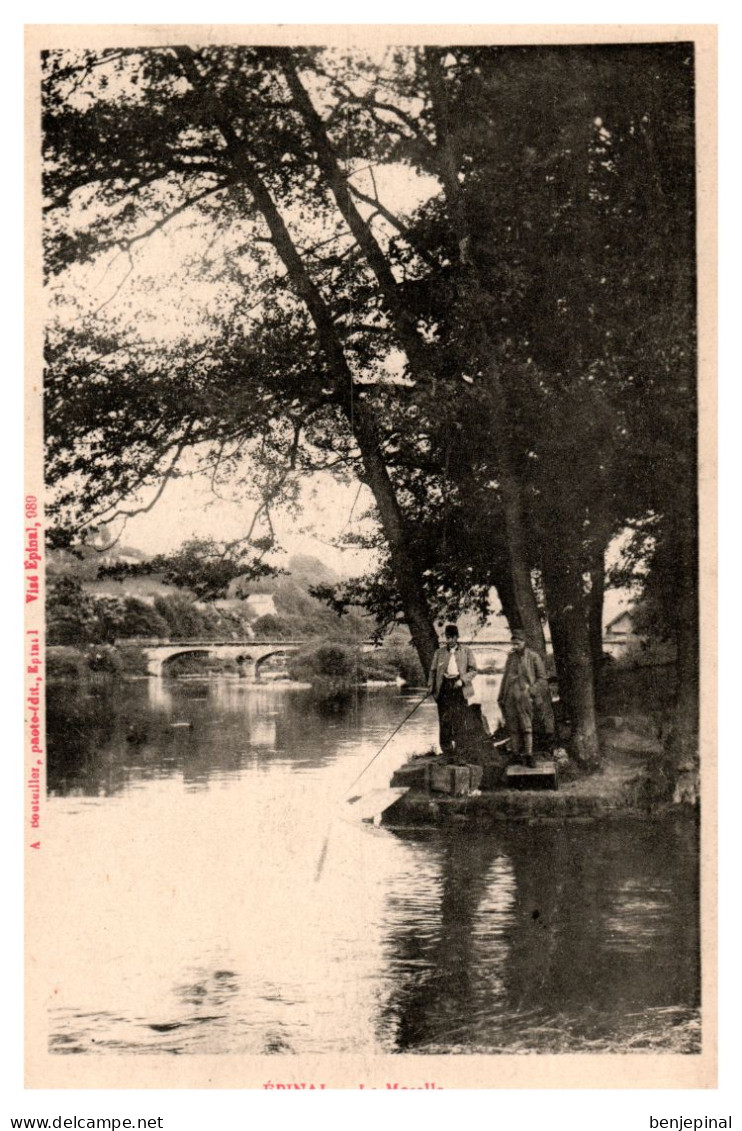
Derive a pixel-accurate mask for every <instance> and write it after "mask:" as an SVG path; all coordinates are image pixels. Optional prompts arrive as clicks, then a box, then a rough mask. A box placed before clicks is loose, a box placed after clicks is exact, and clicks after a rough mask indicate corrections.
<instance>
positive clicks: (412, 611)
mask: <svg viewBox="0 0 742 1131" xmlns="http://www.w3.org/2000/svg"><path fill="white" fill-rule="evenodd" d="M343 408H344V411H345V414H346V416H347V418H348V422H349V424H351V426H352V429H353V434H354V436H355V438H356V440H357V442H358V447H359V449H360V452H361V457H362V459H363V467H364V471H365V473H366V474H365V478H366V482H367V483H368V486H369V488H370V489H371V491H372V492H373V496H374V499H375V500H376V505H377V507H378V509H379V517H380V519H381V525H382V528H383V530H384V536H385V538H386V541H387V545H388V547H389V556H390V557H391V560H392V570H393V572H394V578H395V580H396V582H397V588H398V589H399V594H400V597H401V598H402V605H403V607H404V613H405V619H406V621H407V625H408V628H409V630H410V634H411V636H412V642H413V644H414V646H415V649H416V651H417V654H418V656H419V658H420V663H421V664H422V666H423V669H424V670H425V671H426V672H427V671H429V670H430V665H431V663H432V661H433V653H434V652H435V650H436V648H437V647H438V635H437V633H436V631H435V627H434V625H433V620H432V617H431V615H430V609H429V607H428V602H427V599H426V597H425V593H424V590H423V587H422V583H421V581H420V573H419V570H418V568H417V566H416V565H415V562H414V560H413V558H412V557H411V555H410V552H409V546H411V545H412V542H413V539H412V533H411V531H410V530H409V529H407V527H406V523H405V520H404V516H403V514H402V511H401V509H400V506H399V501H398V499H397V496H396V492H395V490H394V485H393V483H392V481H391V480H390V478H389V472H388V470H387V466H386V464H385V462H384V459H383V456H382V454H381V451H380V448H379V444H378V439H377V436H376V429H375V426H374V423H373V420H372V418H371V417H370V415H369V413H368V410H367V409H366V408H365V406H364V405H363V401H362V400H356V402H355V404H354V406H353V412H352V414H351V412H350V405H349V404H344V405H343Z"/></svg>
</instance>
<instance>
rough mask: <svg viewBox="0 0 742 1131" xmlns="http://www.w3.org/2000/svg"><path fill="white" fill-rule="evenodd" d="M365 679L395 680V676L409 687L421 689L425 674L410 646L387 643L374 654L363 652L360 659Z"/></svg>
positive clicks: (395, 642)
mask: <svg viewBox="0 0 742 1131" xmlns="http://www.w3.org/2000/svg"><path fill="white" fill-rule="evenodd" d="M361 665H362V670H363V674H364V676H365V678H366V679H385V680H389V681H392V680H395V679H396V678H397V676H399V677H400V679H403V680H404V681H405V683H408V684H409V685H410V686H411V687H423V686H424V685H425V682H426V678H425V672H424V671H423V668H422V664H421V663H420V660H419V659H418V655H417V652H416V651H415V649H414V648H413V647H412V645H411V644H400V643H399V642H398V641H388V642H387V643H386V644H383V645H382V646H381V648H377V649H376V651H374V652H364V653H363V655H362V657H361Z"/></svg>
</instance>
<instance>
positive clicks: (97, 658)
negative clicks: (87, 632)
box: [85, 644, 123, 675]
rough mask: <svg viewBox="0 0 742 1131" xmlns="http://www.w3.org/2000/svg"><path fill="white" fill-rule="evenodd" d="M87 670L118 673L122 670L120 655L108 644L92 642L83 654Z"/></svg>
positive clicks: (109, 673)
mask: <svg viewBox="0 0 742 1131" xmlns="http://www.w3.org/2000/svg"><path fill="white" fill-rule="evenodd" d="M85 662H86V664H87V668H88V671H91V672H103V673H106V674H108V675H118V674H119V672H120V671H121V670H122V667H123V665H122V662H121V657H120V655H119V654H118V651H117V650H116V649H115V648H113V647H112V646H111V645H110V644H94V645H92V646H91V647H90V648H88V650H87V652H86V654H85Z"/></svg>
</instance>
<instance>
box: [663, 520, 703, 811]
mask: <svg viewBox="0 0 742 1131" xmlns="http://www.w3.org/2000/svg"><path fill="white" fill-rule="evenodd" d="M674 543H675V560H676V562H677V586H676V589H675V600H676V614H675V615H676V621H675V625H676V629H675V642H676V648H677V658H676V665H677V683H676V690H675V702H674V708H673V714H672V721H671V725H670V731H669V734H668V736H667V739H666V742H665V762H666V767H667V772H668V775H669V777H670V780H671V782H672V783H673V785H674V793H673V800H674V801H675V802H678V803H679V802H688V803H691V804H694V803H695V802H697V801H698V795H699V753H700V752H699V737H700V734H699V731H700V703H699V696H700V680H699V674H700V673H699V666H700V647H699V643H700V641H699V604H698V535H697V529H696V523H695V506H690V507H689V508H688V511H687V512H686V513H681V514H679V515H678V517H677V519H676V521H675V524H674Z"/></svg>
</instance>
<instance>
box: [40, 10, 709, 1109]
mask: <svg viewBox="0 0 742 1131" xmlns="http://www.w3.org/2000/svg"><path fill="white" fill-rule="evenodd" d="M715 67H716V63H715V32H714V29H713V28H712V27H710V26H707V27H698V26H693V27H676V26H670V25H668V26H666V27H656V26H647V27H638V26H633V27H632V26H624V27H615V28H613V27H611V26H608V25H605V26H601V25H595V26H594V27H586V26H581V27H579V28H575V29H570V28H569V27H568V26H561V27H538V26H529V27H523V28H518V27H512V26H511V27H507V28H505V27H503V28H498V27H497V25H491V26H472V25H468V26H466V27H461V28H457V27H455V26H453V25H451V26H442V25H438V26H431V27H424V26H419V27H410V26H406V27H393V26H378V27H377V26H372V25H368V26H362V25H355V26H352V27H342V26H322V27H314V28H312V27H301V26H298V25H297V26H291V25H284V26H281V27H270V26H261V27H237V26H234V27H232V26H222V25H214V26H196V25H185V26H177V25H172V26H165V25H158V26H156V27H151V28H150V27H146V26H144V25H136V26H131V27H125V26H117V25H111V26H108V27H103V26H100V27H93V26H85V25H78V26H74V25H68V26H64V27H53V26H41V25H39V26H36V27H32V28H28V29H27V37H26V112H27V119H26V121H27V125H26V136H27V162H28V179H27V190H26V191H27V209H28V212H27V223H28V226H29V231H30V234H29V239H28V251H27V264H28V272H29V276H28V277H29V292H30V299H29V302H28V304H29V309H28V324H27V343H28V345H27V350H28V352H27V405H26V411H27V429H26V430H27V437H28V445H29V449H28V450H29V455H28V457H27V475H26V495H25V522H24V529H25V542H24V579H25V600H26V616H27V622H26V633H25V641H26V657H25V665H24V672H25V676H24V678H25V688H24V695H25V700H26V740H27V741H26V773H25V779H26V781H25V784H26V815H25V826H24V849H25V854H26V885H27V944H26V945H27V959H28V967H27V985H26V1000H27V1017H28V1025H27V1047H26V1063H27V1082H28V1085H29V1086H30V1087H32V1088H60V1087H73V1088H143V1087H158V1088H173V1089H177V1088H246V1089H262V1090H332V1089H365V1088H367V1089H369V1090H371V1089H388V1090H408V1089H420V1090H425V1091H432V1090H436V1089H441V1090H445V1089H450V1088H479V1089H488V1088H491V1089H494V1088H501V1087H566V1088H582V1087H612V1088H617V1087H626V1088H640V1087H645V1088H669V1087H673V1088H702V1087H710V1086H711V1087H712V1086H713V1084H714V1081H715V1073H716V1028H715V1027H716V1007H715V994H716V983H715V971H716V954H715V937H716V932H715V916H716V897H715V886H714V877H715V868H716V843H715V782H716V745H715V741H714V735H715V727H716V720H715V708H714V701H713V697H714V688H715V680H716V659H715V619H714V618H715V579H714V575H713V568H714V567H713V563H714V560H715V550H714V544H713V538H714V530H715V525H714V502H713V491H714V488H715V431H714V422H713V411H714V405H715V375H714V371H713V364H714V316H715V315H714V309H713V298H712V294H713V285H712V279H713V269H714V245H715V239H716V231H715V217H714V205H713V186H714V178H715V170H714V164H713V163H714V112H715V111H714V99H715V86H714V84H715Z"/></svg>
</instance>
